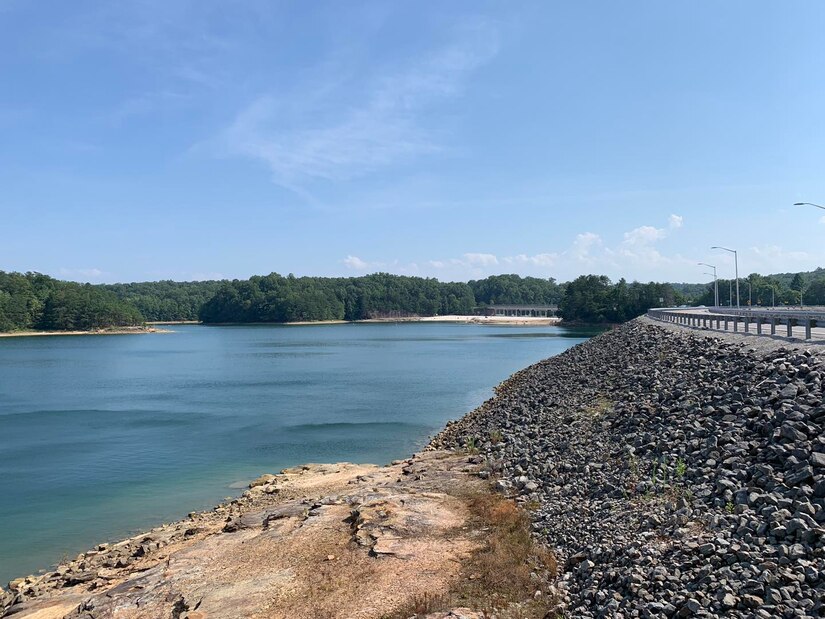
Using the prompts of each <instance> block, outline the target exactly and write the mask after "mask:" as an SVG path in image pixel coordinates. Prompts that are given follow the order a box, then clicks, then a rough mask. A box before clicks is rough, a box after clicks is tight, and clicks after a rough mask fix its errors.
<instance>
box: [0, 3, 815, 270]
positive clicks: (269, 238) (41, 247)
mask: <svg viewBox="0 0 825 619" xmlns="http://www.w3.org/2000/svg"><path fill="white" fill-rule="evenodd" d="M823 28H825V4H823V3H822V2H818V1H808V2H806V1H798V2H793V3H778V2H759V1H754V0H747V1H744V0H742V1H728V2H711V1H704V2H702V1H686V0H685V1H674V2H661V1H660V0H650V1H634V0H629V1H627V2H608V1H607V0H602V1H600V2H595V1H587V0H585V1H576V2H565V3H561V2H551V1H549V0H546V1H545V0H543V1H540V2H501V1H499V2H484V1H480V0H472V1H466V2H462V1H458V0H456V1H451V2H444V3H436V2H420V1H418V2H400V1H399V2H386V1H384V2H328V3H327V2H272V1H269V2H258V1H256V0H248V1H245V2H243V3H227V2H217V1H212V0H192V1H184V0H143V1H132V2H130V1H123V2H92V1H83V0H78V1H75V2H63V1H60V2H57V1H46V0H44V1H38V2H35V1H33V0H30V1H27V0H0V269H4V270H20V271H27V270H37V271H41V272H44V273H48V274H50V275H54V276H57V277H61V278H65V279H76V280H81V281H93V282H114V281H135V280H155V279H167V278H170V279H178V280H180V279H186V280H189V279H203V278H213V277H230V278H235V277H239V278H245V277H248V276H250V275H253V274H263V273H269V272H271V271H278V272H281V273H289V272H292V273H295V274H297V275H309V274H313V275H345V274H352V275H357V274H363V273H367V272H373V271H377V270H381V271H390V272H394V273H404V274H413V275H424V276H435V277H438V278H439V279H444V280H466V279H470V278H478V277H483V276H486V275H488V274H493V273H521V274H523V275H534V276H541V277H556V278H557V279H560V280H568V279H570V278H573V277H575V276H577V275H579V274H582V273H591V272H592V273H603V274H607V275H609V276H611V277H612V278H614V279H615V278H618V277H621V276H624V277H627V278H628V279H640V280H650V279H657V280H670V281H674V280H677V281H704V280H706V279H707V277H706V276H705V275H703V273H702V271H703V269H702V268H701V267H698V266H697V265H696V263H697V262H700V261H701V262H710V263H714V264H717V265H718V266H719V273H720V276H728V275H729V273H728V272H729V271H731V272H732V261H731V260H730V258H729V257H728V256H727V255H725V254H724V253H723V252H715V251H711V250H710V246H711V245H727V246H728V247H733V248H736V249H738V250H739V251H740V270H741V272H742V273H750V272H752V271H760V272H779V271H793V270H800V269H810V268H814V267H816V266H825V218H823V217H822V216H823V215H825V211H818V210H817V209H814V208H812V207H804V208H803V207H793V206H791V205H792V203H793V202H797V201H811V202H825V174H823V171H825V149H823V147H824V146H825V121H824V119H825V113H823V110H825V79H823V78H825V45H822V38H821V33H822V31H823Z"/></svg>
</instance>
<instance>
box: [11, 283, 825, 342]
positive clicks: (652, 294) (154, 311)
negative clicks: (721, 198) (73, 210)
mask: <svg viewBox="0 0 825 619" xmlns="http://www.w3.org/2000/svg"><path fill="white" fill-rule="evenodd" d="M728 284H729V282H728V280H720V281H719V296H720V302H721V303H722V304H723V305H727V304H728V303H729V302H730V301H731V295H730V292H729V290H730V288H731V287H732V286H731V287H729V286H728ZM732 288H734V290H735V287H732ZM739 288H740V299H741V304H742V305H747V304H748V303H751V304H752V305H769V304H771V303H773V302H776V303H777V304H787V305H798V304H799V302H800V299H801V300H802V301H803V302H804V304H806V305H808V304H819V305H825V269H817V270H816V271H813V272H809V273H795V274H794V273H785V274H779V275H772V276H762V275H759V274H756V273H754V274H752V275H749V276H748V277H746V278H742V279H740V284H739ZM713 302H714V297H713V284H707V285H705V284H668V283H657V282H649V283H639V282H630V283H628V282H627V281H625V280H624V279H620V280H619V281H618V282H612V281H611V280H610V279H608V278H607V277H605V276H603V275H583V276H581V277H578V278H576V279H575V280H573V281H571V282H567V283H559V282H557V281H556V280H555V279H553V278H549V279H542V278H537V277H521V276H519V275H493V276H490V277H487V278H484V279H479V280H472V281H469V282H466V283H464V282H440V281H438V280H436V279H432V278H422V277H408V276H402V275H391V274H389V273H375V274H373V275H366V276H362V277H295V276H294V275H291V274H290V275H286V276H283V275H279V274H278V273H271V274H270V275H265V276H254V277H250V278H249V279H246V280H231V281H229V280H223V281H201V282H173V281H158V282H139V283H130V284H100V285H91V284H77V283H74V282H64V281H60V280H56V279H53V278H51V277H49V276H47V275H42V274H40V273H25V274H23V273H6V272H3V271H0V331H17V330H30V329H42V330H90V329H98V328H104V327H111V326H125V325H135V324H140V323H142V322H144V321H177V320H201V321H203V322H205V323H209V324H215V323H227V322H234V323H248V322H296V321H317V320H361V319H365V318H380V317H402V316H435V315H447V314H472V313H473V312H474V311H478V310H479V309H480V308H484V307H485V306H489V305H506V304H531V305H539V304H540V305H558V306H559V311H560V315H561V316H562V317H563V318H564V320H566V321H570V322H582V323H603V322H623V321H625V320H629V319H631V318H634V317H636V316H639V315H641V314H643V313H645V312H646V311H647V310H648V309H649V308H651V307H658V306H673V305H681V304H683V303H699V304H704V305H712V304H713ZM733 303H734V304H735V292H734V297H733Z"/></svg>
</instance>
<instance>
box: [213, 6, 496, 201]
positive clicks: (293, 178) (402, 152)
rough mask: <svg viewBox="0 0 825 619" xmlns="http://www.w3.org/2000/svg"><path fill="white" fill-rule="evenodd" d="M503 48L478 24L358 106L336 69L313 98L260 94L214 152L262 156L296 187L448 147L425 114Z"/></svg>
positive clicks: (373, 86)
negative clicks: (347, 96) (345, 95)
mask: <svg viewBox="0 0 825 619" xmlns="http://www.w3.org/2000/svg"><path fill="white" fill-rule="evenodd" d="M497 52H498V36H497V32H496V30H495V29H494V28H493V27H492V26H491V25H489V24H487V23H486V22H478V23H476V24H474V25H473V26H472V27H465V28H463V29H462V30H461V31H460V32H459V33H457V35H456V40H455V42H453V43H452V44H451V45H449V46H447V47H445V48H443V49H440V50H438V51H436V52H434V53H432V54H431V55H430V56H429V57H428V58H425V59H424V60H422V61H419V62H417V63H414V64H412V65H410V66H407V67H405V68H403V69H401V70H399V71H398V72H396V73H394V74H389V75H384V76H382V77H379V78H376V79H372V80H370V81H369V83H368V84H367V85H366V94H365V95H363V96H362V100H361V101H356V102H354V104H352V105H346V103H345V102H342V100H341V92H339V90H340V89H339V88H337V87H336V82H337V81H338V80H339V79H340V78H339V77H338V75H339V73H340V69H337V68H336V72H335V73H334V74H333V75H325V76H323V77H322V78H321V83H320V84H319V85H316V86H314V87H313V88H311V89H310V93H309V94H310V96H309V97H308V99H307V100H304V94H305V93H300V92H298V93H295V94H294V95H293V97H292V98H290V97H276V96H274V95H262V96H260V97H258V98H256V99H255V100H253V101H252V102H251V103H249V104H248V105H247V106H246V107H245V108H244V109H242V110H241V111H240V112H239V113H238V114H237V116H236V117H235V119H234V121H233V122H232V123H231V124H230V126H229V127H228V128H227V129H226V130H225V131H223V132H222V134H221V135H220V136H218V138H217V139H215V140H213V141H212V144H211V150H212V151H213V152H215V153H216V154H218V155H223V156H240V157H246V158H250V159H254V160H258V161H261V162H263V163H265V164H266V165H267V166H268V167H269V169H270V170H271V173H272V178H273V181H274V182H275V183H276V184H278V185H281V186H283V187H286V188H288V189H292V190H294V189H296V188H300V187H304V186H305V185H308V184H310V183H311V182H313V181H318V180H321V181H345V180H349V179H352V178H356V177H360V176H364V175H367V174H369V173H371V172H373V171H375V170H377V169H379V168H384V167H387V166H391V165H394V164H398V163H403V162H405V161H408V160H412V159H414V158H417V157H420V156H422V155H428V154H434V153H438V152H441V151H442V150H443V148H444V147H443V146H442V145H441V144H440V143H439V141H438V140H437V139H435V137H434V136H433V135H432V133H431V132H430V131H428V129H427V127H426V126H425V123H424V122H423V121H422V119H421V116H422V114H423V113H424V112H425V111H426V110H427V109H428V108H429V106H431V105H433V104H434V103H436V102H438V101H441V100H444V99H447V98H452V97H456V96H458V95H460V93H461V92H462V90H463V88H464V84H465V82H466V80H467V79H468V77H469V75H470V74H471V73H472V72H473V71H475V70H476V69H478V68H479V67H481V66H482V65H484V64H485V63H487V62H489V61H490V60H491V59H492V58H493V57H494V56H495V55H496V54H497ZM327 81H331V82H332V87H329V86H328V85H327V84H326V82H327ZM319 119H320V120H319Z"/></svg>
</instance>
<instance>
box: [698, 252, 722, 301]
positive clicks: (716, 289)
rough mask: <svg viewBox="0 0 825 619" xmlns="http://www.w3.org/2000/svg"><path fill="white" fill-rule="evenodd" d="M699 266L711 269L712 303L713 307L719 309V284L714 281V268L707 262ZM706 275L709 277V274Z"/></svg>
mask: <svg viewBox="0 0 825 619" xmlns="http://www.w3.org/2000/svg"><path fill="white" fill-rule="evenodd" d="M699 264H700V265H701V266H703V267H710V268H711V269H713V303H714V307H719V283H718V282H717V281H716V267H715V266H713V265H712V264H708V263H707V262H700V263H699ZM708 275H710V273H708Z"/></svg>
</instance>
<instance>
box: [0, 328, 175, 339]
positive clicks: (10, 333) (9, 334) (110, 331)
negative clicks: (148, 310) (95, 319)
mask: <svg viewBox="0 0 825 619" xmlns="http://www.w3.org/2000/svg"><path fill="white" fill-rule="evenodd" d="M138 333H172V331H170V330H169V329H155V328H154V327H118V328H116V329H94V330H92V331H3V332H0V337H43V336H47V335H133V334H138Z"/></svg>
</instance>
